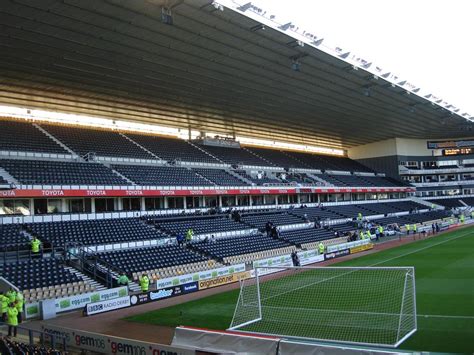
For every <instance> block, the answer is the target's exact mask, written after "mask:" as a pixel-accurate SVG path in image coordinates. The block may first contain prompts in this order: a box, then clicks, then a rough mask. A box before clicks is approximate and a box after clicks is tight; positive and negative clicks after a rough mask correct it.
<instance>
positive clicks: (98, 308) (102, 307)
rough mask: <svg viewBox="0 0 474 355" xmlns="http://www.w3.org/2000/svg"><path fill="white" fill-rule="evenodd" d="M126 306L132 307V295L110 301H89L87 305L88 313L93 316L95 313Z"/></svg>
mask: <svg viewBox="0 0 474 355" xmlns="http://www.w3.org/2000/svg"><path fill="white" fill-rule="evenodd" d="M125 307H130V296H125V297H119V298H115V299H113V300H108V301H100V302H94V303H88V304H87V306H86V314H87V315H88V316H91V315H93V314H99V313H104V312H109V311H114V310H116V309H120V308H125Z"/></svg>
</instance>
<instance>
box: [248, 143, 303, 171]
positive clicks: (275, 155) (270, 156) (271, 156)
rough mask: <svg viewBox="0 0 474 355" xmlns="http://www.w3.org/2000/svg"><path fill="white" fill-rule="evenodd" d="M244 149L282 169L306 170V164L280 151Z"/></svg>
mask: <svg viewBox="0 0 474 355" xmlns="http://www.w3.org/2000/svg"><path fill="white" fill-rule="evenodd" d="M246 149H247V150H250V151H251V152H253V153H254V154H256V155H258V156H259V157H262V158H263V159H265V160H267V161H269V162H271V163H273V164H274V165H276V166H280V167H283V168H300V169H305V168H308V166H307V165H306V164H303V163H302V162H301V161H299V160H297V159H295V158H293V157H292V156H290V155H287V154H286V153H285V152H282V151H280V150H274V149H264V148H254V147H248V148H246Z"/></svg>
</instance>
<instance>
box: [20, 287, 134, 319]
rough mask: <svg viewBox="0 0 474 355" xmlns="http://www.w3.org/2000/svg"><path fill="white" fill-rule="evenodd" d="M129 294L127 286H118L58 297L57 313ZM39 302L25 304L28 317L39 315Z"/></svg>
mask: <svg viewBox="0 0 474 355" xmlns="http://www.w3.org/2000/svg"><path fill="white" fill-rule="evenodd" d="M127 295H128V288H127V287H116V288H112V289H109V290H103V291H97V292H88V293H83V294H80V295H75V296H70V297H63V298H58V299H56V304H55V306H56V313H61V312H67V311H72V310H75V309H80V308H84V307H85V306H86V305H87V304H88V303H94V302H100V301H108V300H111V299H114V298H119V297H124V296H127ZM39 309H40V307H39V303H38V302H34V303H27V304H26V305H25V311H26V318H27V319H30V318H36V317H39V313H40V312H39Z"/></svg>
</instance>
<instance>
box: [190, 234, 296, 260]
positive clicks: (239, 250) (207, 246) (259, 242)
mask: <svg viewBox="0 0 474 355" xmlns="http://www.w3.org/2000/svg"><path fill="white" fill-rule="evenodd" d="M287 246H288V243H286V242H284V241H282V240H275V239H272V238H270V237H266V236H262V235H250V236H243V237H229V238H218V239H216V240H215V241H214V242H212V241H207V242H206V241H202V242H198V243H194V244H193V248H195V249H197V250H199V251H201V252H203V253H205V254H206V255H209V256H210V257H212V258H216V259H218V260H222V259H224V258H226V257H229V256H233V255H243V254H249V253H255V252H259V251H264V250H270V249H278V248H285V247H287Z"/></svg>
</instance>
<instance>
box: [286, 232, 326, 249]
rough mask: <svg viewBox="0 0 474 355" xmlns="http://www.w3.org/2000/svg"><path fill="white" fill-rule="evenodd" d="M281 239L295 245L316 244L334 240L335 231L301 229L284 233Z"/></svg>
mask: <svg viewBox="0 0 474 355" xmlns="http://www.w3.org/2000/svg"><path fill="white" fill-rule="evenodd" d="M280 238H281V239H283V240H285V241H286V242H288V243H291V244H294V245H298V246H299V245H301V244H305V243H314V242H319V241H323V240H327V239H331V238H334V231H332V230H330V229H314V228H309V229H299V230H292V231H284V232H281V233H280Z"/></svg>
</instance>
